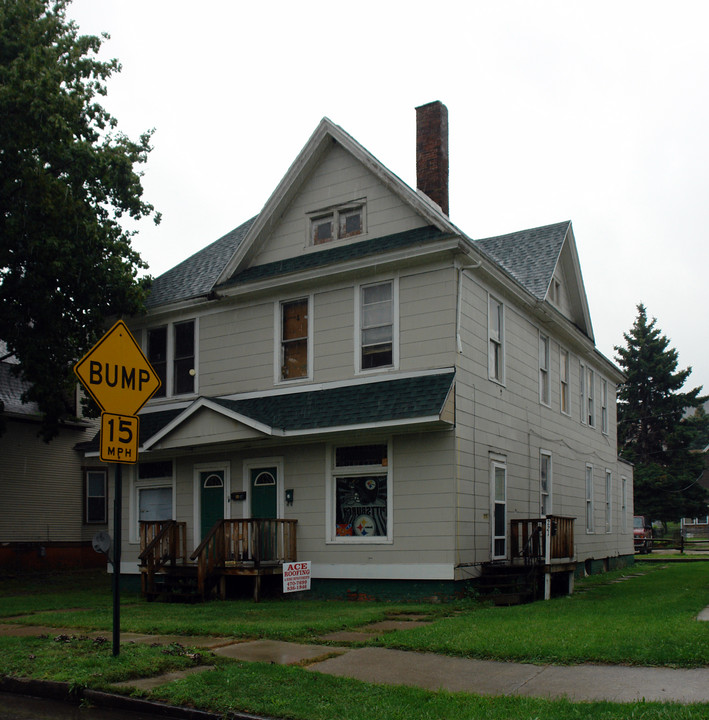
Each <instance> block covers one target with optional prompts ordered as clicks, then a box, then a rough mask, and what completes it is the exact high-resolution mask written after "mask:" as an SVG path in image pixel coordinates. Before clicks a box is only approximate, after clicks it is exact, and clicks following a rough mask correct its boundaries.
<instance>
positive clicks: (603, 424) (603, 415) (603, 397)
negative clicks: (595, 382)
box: [601, 378, 608, 435]
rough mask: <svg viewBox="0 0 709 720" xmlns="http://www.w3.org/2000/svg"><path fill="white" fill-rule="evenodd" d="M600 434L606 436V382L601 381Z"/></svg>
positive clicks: (604, 380)
mask: <svg viewBox="0 0 709 720" xmlns="http://www.w3.org/2000/svg"><path fill="white" fill-rule="evenodd" d="M601 432H602V433H603V434H604V435H608V380H606V379H605V378H603V379H602V380H601Z"/></svg>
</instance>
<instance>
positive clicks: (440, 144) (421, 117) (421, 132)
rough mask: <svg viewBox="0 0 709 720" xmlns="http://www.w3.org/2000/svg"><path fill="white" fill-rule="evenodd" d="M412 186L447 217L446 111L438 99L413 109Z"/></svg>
mask: <svg viewBox="0 0 709 720" xmlns="http://www.w3.org/2000/svg"><path fill="white" fill-rule="evenodd" d="M416 187H417V188H418V189H419V190H421V192H424V193H426V195H428V197H430V198H431V200H433V202H435V203H436V204H437V205H440V206H441V209H442V210H443V212H444V213H445V214H446V215H448V108H447V107H446V106H445V105H444V104H443V103H442V102H440V101H439V100H436V101H435V102H432V103H428V104H426V105H421V106H420V107H417V108H416Z"/></svg>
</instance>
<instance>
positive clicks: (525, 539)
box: [510, 515, 575, 565]
mask: <svg viewBox="0 0 709 720" xmlns="http://www.w3.org/2000/svg"><path fill="white" fill-rule="evenodd" d="M574 520H575V518H572V517H561V516H559V515H549V516H547V517H546V518H534V519H529V518H525V519H516V520H511V521H510V557H511V559H512V560H513V561H514V560H516V559H518V558H523V559H524V560H525V561H534V560H537V561H542V562H544V563H545V564H547V565H548V564H549V563H550V562H551V561H553V560H561V559H568V560H571V559H572V558H573V557H574Z"/></svg>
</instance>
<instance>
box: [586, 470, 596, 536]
mask: <svg viewBox="0 0 709 720" xmlns="http://www.w3.org/2000/svg"><path fill="white" fill-rule="evenodd" d="M589 472H590V474H591V482H590V483H589V481H588V480H589ZM584 482H585V485H586V487H585V492H584V495H585V498H586V504H585V510H586V515H585V521H586V523H585V524H586V534H587V535H593V534H594V533H595V528H596V516H595V507H594V494H595V493H594V490H595V488H594V477H593V465H591V464H590V463H586V467H585V470H584Z"/></svg>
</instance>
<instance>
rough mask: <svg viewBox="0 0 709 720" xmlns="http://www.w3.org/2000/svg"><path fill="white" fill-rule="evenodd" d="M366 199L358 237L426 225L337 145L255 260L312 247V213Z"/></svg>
mask: <svg viewBox="0 0 709 720" xmlns="http://www.w3.org/2000/svg"><path fill="white" fill-rule="evenodd" d="M362 198H365V199H366V206H367V209H366V213H367V232H366V234H365V235H363V236H362V237H361V238H359V239H365V238H373V237H384V236H385V235H391V234H393V233H397V232H403V231H405V230H412V229H414V228H417V227H422V226H423V225H425V222H424V221H423V219H422V218H421V217H420V216H418V215H417V214H416V213H415V212H414V211H413V210H412V209H411V208H410V207H408V206H407V205H404V204H403V203H402V202H401V200H400V199H399V198H398V197H397V196H396V195H395V194H394V193H392V192H391V190H389V189H388V188H386V187H385V186H384V185H382V184H381V182H380V181H379V180H378V179H377V178H376V177H375V176H374V175H373V174H372V173H371V172H370V171H369V170H367V168H365V167H364V165H362V164H361V163H360V162H359V161H358V160H355V158H354V157H352V156H351V155H350V154H349V153H348V152H347V151H345V150H344V149H342V147H340V146H339V145H336V144H334V145H333V147H332V150H331V151H330V152H329V153H328V154H327V155H326V156H325V157H324V158H323V159H322V161H321V163H320V164H319V165H318V167H317V168H316V169H315V171H314V172H313V174H312V175H311V176H310V177H309V178H308V179H307V180H306V181H305V183H304V184H303V186H302V187H301V188H300V191H299V193H298V195H297V196H296V197H295V198H294V200H293V202H292V204H291V205H290V206H289V207H288V209H287V211H286V212H285V213H284V215H283V217H282V218H281V219H280V221H279V223H278V225H277V227H276V228H275V229H274V232H273V233H272V235H271V236H270V238H269V240H268V241H267V242H266V243H265V245H264V247H262V248H261V249H260V251H259V252H258V253H257V255H256V257H255V258H254V261H253V264H254V265H262V264H265V263H269V262H275V261H277V260H283V259H284V258H289V257H293V256H296V255H300V254H302V253H303V251H304V250H307V249H308V248H309V238H308V234H309V229H310V221H309V216H308V214H309V213H312V212H314V211H317V210H320V209H323V208H329V207H332V206H336V205H338V204H343V203H348V202H351V201H352V200H359V199H362ZM325 247H327V246H325Z"/></svg>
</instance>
